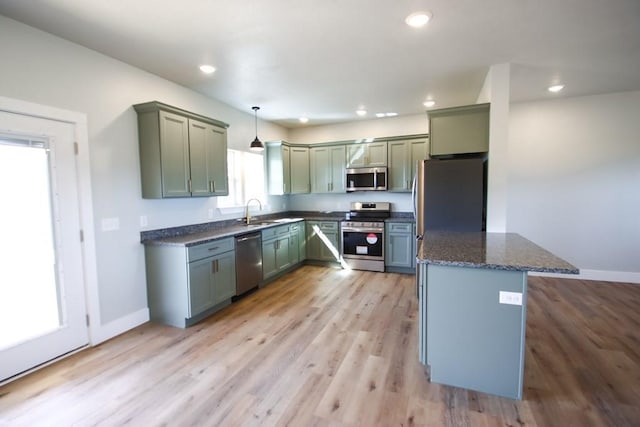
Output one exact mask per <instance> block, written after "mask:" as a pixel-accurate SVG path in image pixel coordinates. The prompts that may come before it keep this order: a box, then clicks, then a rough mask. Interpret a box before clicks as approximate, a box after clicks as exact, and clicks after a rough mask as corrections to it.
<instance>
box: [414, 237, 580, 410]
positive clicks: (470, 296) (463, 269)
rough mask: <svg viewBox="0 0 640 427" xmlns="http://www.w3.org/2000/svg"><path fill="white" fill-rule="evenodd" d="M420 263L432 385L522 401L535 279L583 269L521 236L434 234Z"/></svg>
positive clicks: (423, 333) (423, 334) (423, 335)
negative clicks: (530, 289) (534, 274)
mask: <svg viewBox="0 0 640 427" xmlns="http://www.w3.org/2000/svg"><path fill="white" fill-rule="evenodd" d="M416 261H417V263H418V264H417V265H418V268H417V272H416V274H417V283H418V298H419V327H418V330H419V334H420V339H419V350H418V352H419V355H418V356H419V359H420V362H421V363H423V364H424V365H426V366H428V367H429V374H430V379H431V381H433V382H436V383H441V384H447V385H452V386H456V387H462V388H466V389H471V390H476V391H481V392H485V393H490V394H495V395H498V396H504V397H508V398H511V399H522V388H523V373H524V358H525V355H524V348H525V347H524V344H525V329H526V317H527V308H526V307H527V272H529V271H539V272H550V273H564V274H578V269H577V268H576V267H574V266H573V265H571V264H569V263H568V262H566V261H564V260H562V259H560V258H558V257H557V256H555V255H553V254H552V253H550V252H548V251H546V250H545V249H543V248H541V247H539V246H537V245H535V244H534V243H532V242H531V241H529V240H527V239H525V238H523V237H521V236H520V235H518V234H515V233H456V232H426V233H425V234H424V236H423V239H422V240H421V241H420V242H419V245H418V253H417V256H416Z"/></svg>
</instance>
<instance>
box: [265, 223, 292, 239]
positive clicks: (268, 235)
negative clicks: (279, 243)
mask: <svg viewBox="0 0 640 427" xmlns="http://www.w3.org/2000/svg"><path fill="white" fill-rule="evenodd" d="M284 234H289V225H288V224H287V225H279V226H277V227H271V228H267V229H265V230H262V240H263V241H264V240H269V239H273V238H274V237H278V236H282V235H284Z"/></svg>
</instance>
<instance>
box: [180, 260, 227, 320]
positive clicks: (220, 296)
mask: <svg viewBox="0 0 640 427" xmlns="http://www.w3.org/2000/svg"><path fill="white" fill-rule="evenodd" d="M235 258H236V257H235V251H231V252H225V253H223V254H220V255H217V256H214V257H209V258H204V259H201V260H198V261H194V262H190V263H189V317H193V316H195V315H197V314H199V313H202V312H203V311H205V310H207V309H209V308H211V307H213V306H214V305H216V304H219V303H221V302H224V301H226V300H228V299H230V298H231V297H233V296H234V295H235V293H236V262H235Z"/></svg>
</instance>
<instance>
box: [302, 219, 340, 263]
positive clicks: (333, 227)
mask: <svg viewBox="0 0 640 427" xmlns="http://www.w3.org/2000/svg"><path fill="white" fill-rule="evenodd" d="M306 223H307V226H306V234H307V242H306V253H307V259H310V260H315V261H339V257H340V239H339V231H338V230H339V227H338V222H337V221H306ZM336 255H337V256H336Z"/></svg>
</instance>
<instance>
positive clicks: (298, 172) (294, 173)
mask: <svg viewBox="0 0 640 427" xmlns="http://www.w3.org/2000/svg"><path fill="white" fill-rule="evenodd" d="M290 148H291V157H290V160H289V161H290V165H289V170H290V171H291V194H302V193H308V192H309V148H308V147H296V146H293V147H290Z"/></svg>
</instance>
